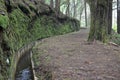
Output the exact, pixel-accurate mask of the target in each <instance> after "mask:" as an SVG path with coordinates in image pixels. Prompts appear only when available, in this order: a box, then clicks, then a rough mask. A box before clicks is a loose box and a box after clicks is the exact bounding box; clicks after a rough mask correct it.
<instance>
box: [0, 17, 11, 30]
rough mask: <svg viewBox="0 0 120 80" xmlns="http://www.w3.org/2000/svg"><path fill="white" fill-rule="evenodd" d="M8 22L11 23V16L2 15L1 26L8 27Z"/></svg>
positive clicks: (0, 18)
mask: <svg viewBox="0 0 120 80" xmlns="http://www.w3.org/2000/svg"><path fill="white" fill-rule="evenodd" d="M8 23H9V18H8V17H7V16H3V15H0V26H1V27H3V28H4V29H6V28H7V26H8Z"/></svg>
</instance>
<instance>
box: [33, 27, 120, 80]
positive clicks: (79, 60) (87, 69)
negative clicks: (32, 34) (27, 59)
mask: <svg viewBox="0 0 120 80" xmlns="http://www.w3.org/2000/svg"><path fill="white" fill-rule="evenodd" d="M87 35H88V30H86V29H82V30H80V31H79V32H74V33H70V34H66V35H60V36H56V37H51V38H47V39H44V40H42V41H40V42H38V44H37V45H36V46H35V50H34V53H36V54H34V58H35V64H36V65H35V71H36V74H37V76H39V75H41V76H44V75H42V74H44V73H45V71H46V73H47V72H48V75H49V76H50V78H47V79H42V80H120V47H115V46H113V45H105V44H103V43H101V42H98V41H96V42H94V43H91V44H90V43H88V42H87V41H86V40H87ZM46 73H45V74H46Z"/></svg>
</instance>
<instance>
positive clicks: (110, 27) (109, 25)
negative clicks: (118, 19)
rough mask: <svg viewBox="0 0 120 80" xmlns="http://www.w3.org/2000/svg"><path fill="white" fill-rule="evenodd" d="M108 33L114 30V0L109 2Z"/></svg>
mask: <svg viewBox="0 0 120 80" xmlns="http://www.w3.org/2000/svg"><path fill="white" fill-rule="evenodd" d="M108 5H109V7H108V34H111V31H112V0H110V1H109V2H108Z"/></svg>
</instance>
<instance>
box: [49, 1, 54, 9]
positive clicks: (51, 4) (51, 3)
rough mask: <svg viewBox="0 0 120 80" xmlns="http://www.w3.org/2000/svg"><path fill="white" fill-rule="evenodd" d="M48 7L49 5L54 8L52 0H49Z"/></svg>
mask: <svg viewBox="0 0 120 80" xmlns="http://www.w3.org/2000/svg"><path fill="white" fill-rule="evenodd" d="M50 7H51V8H54V3H53V0H50Z"/></svg>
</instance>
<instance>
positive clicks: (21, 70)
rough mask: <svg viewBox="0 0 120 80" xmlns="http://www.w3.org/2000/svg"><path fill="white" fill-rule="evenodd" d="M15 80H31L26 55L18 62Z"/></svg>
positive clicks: (31, 76)
mask: <svg viewBox="0 0 120 80" xmlns="http://www.w3.org/2000/svg"><path fill="white" fill-rule="evenodd" d="M15 80H33V73H32V68H31V59H30V54H29V53H26V54H25V55H23V56H22V57H21V59H20V60H19V62H18V65H17V70H16V75H15Z"/></svg>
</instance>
